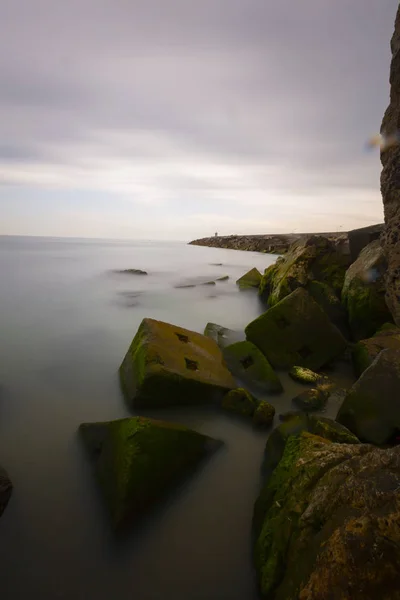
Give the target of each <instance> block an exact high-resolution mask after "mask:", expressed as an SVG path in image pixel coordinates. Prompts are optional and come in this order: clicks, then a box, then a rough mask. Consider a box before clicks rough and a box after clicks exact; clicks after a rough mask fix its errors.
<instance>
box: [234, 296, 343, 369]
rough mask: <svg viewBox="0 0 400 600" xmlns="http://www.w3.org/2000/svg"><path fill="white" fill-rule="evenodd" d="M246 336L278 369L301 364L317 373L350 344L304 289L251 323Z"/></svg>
mask: <svg viewBox="0 0 400 600" xmlns="http://www.w3.org/2000/svg"><path fill="white" fill-rule="evenodd" d="M245 333H246V337H247V339H248V340H250V341H251V342H253V344H255V345H256V346H257V347H258V348H259V349H260V350H261V352H262V353H263V354H264V355H265V356H266V357H267V359H268V360H269V362H270V363H271V364H272V366H274V367H277V368H290V367H293V366H294V365H298V366H302V367H307V368H309V369H312V370H317V369H319V368H320V367H323V366H324V365H325V364H327V363H328V362H330V361H331V360H333V359H335V358H336V357H337V356H339V355H340V354H342V353H343V352H344V350H345V348H346V345H347V343H346V340H345V339H344V337H343V336H342V334H341V333H340V331H339V330H338V329H337V328H336V327H335V326H334V325H333V324H332V323H331V322H330V320H329V318H328V316H327V315H326V313H325V312H324V311H323V310H322V309H321V307H320V306H319V305H318V304H317V303H316V302H315V300H313V298H312V297H311V296H310V295H309V294H308V293H307V292H306V291H305V290H304V289H302V288H298V289H297V290H295V291H294V292H292V293H291V294H290V295H289V296H287V297H286V298H284V299H283V300H281V301H280V302H279V303H278V304H276V305H275V306H273V307H272V308H270V309H269V310H267V312H265V313H264V314H262V315H261V316H260V317H258V318H257V319H255V320H254V321H252V322H251V323H249V325H247V327H246V329H245Z"/></svg>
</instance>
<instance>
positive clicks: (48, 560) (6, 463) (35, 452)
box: [0, 237, 335, 600]
mask: <svg viewBox="0 0 400 600" xmlns="http://www.w3.org/2000/svg"><path fill="white" fill-rule="evenodd" d="M276 258H277V257H276V256H271V255H266V254H260V253H253V252H241V251H236V250H225V249H218V248H205V247H199V246H192V245H188V244H186V243H184V242H155V241H117V240H93V239H71V238H68V239H66V238H62V239H61V238H39V237H37V238H34V237H0V277H1V278H0V335H1V343H0V464H1V465H2V466H3V467H4V468H5V469H6V470H7V472H8V473H9V475H10V478H11V479H12V481H13V484H14V491H13V495H12V498H11V500H10V502H9V505H8V507H7V508H6V510H5V512H4V514H3V516H2V517H1V519H0V565H1V566H0V572H1V597H2V600H22V599H25V598H37V599H40V600H57V599H68V600H93V599H95V600H169V599H170V598H171V599H173V600H253V599H256V598H257V588H256V583H255V574H254V570H253V565H252V536H251V520H252V511H253V505H254V501H255V499H256V497H257V494H258V492H259V489H260V485H261V480H262V479H261V465H262V458H263V451H264V447H265V443H266V439H267V435H268V432H267V433H266V432H260V431H256V430H254V429H253V428H252V426H251V425H250V424H249V423H248V422H246V421H245V420H240V419H238V418H235V417H234V416H231V415H229V414H223V413H222V412H221V411H218V410H215V409H212V408H210V407H188V408H180V409H179V408H167V409H164V410H158V411H148V412H147V413H146V412H141V413H140V414H145V415H147V416H152V417H155V418H158V417H159V418H162V419H164V420H169V421H173V422H178V423H184V424H186V425H187V426H189V427H192V428H194V429H196V430H197V431H200V432H202V433H204V434H207V435H210V436H212V437H215V438H217V439H220V440H222V441H223V442H224V444H223V446H222V447H221V449H220V450H219V451H218V452H217V453H216V454H215V455H214V456H213V457H212V458H211V459H210V460H207V461H206V463H205V464H203V465H202V468H201V469H200V470H198V471H197V472H196V473H195V474H194V475H193V476H192V477H191V478H189V480H188V481H186V482H185V483H184V484H183V485H182V486H181V487H179V489H177V490H176V492H175V493H174V494H173V495H172V496H171V497H169V498H168V500H167V501H166V502H164V503H161V504H160V506H159V507H157V509H156V510H155V511H153V512H151V513H149V515H148V516H147V517H146V518H144V519H143V522H141V523H140V524H139V525H138V526H137V527H134V528H133V529H132V530H130V531H129V532H127V535H125V536H123V537H120V536H116V535H115V533H114V531H113V530H112V528H111V525H110V521H109V519H108V515H107V512H106V511H105V508H104V504H103V501H102V498H101V495H100V493H99V490H98V488H97V485H96V483H95V480H94V476H93V472H92V469H91V465H90V464H89V462H88V459H87V456H86V454H85V451H84V448H83V446H82V443H81V440H80V438H79V436H78V433H77V430H78V427H79V425H80V424H81V423H82V422H93V421H106V420H110V419H118V418H123V417H127V416H130V415H132V414H135V413H132V412H131V411H130V410H129V408H128V407H127V406H126V404H125V402H124V399H123V397H122V395H121V392H120V388H119V384H118V376H117V371H118V367H119V365H120V363H121V361H122V359H123V357H124V355H125V353H126V351H127V349H128V347H129V345H130V343H131V341H132V339H133V337H134V335H135V333H136V330H137V328H138V326H139V325H140V322H141V321H142V319H143V318H145V317H151V318H154V319H159V320H162V321H167V322H169V323H173V324H175V325H179V326H181V327H185V328H188V329H191V330H194V331H198V332H201V333H202V332H203V331H204V327H205V325H206V324H207V322H213V323H218V324H220V325H224V326H225V327H229V328H232V329H236V330H243V329H244V327H245V326H246V325H247V323H249V322H250V321H251V320H253V319H254V318H256V317H257V316H258V315H260V314H261V313H262V312H263V310H265V308H264V307H263V305H262V304H261V303H260V300H259V298H258V295H257V293H256V291H255V290H246V291H240V290H239V289H238V287H237V286H236V283H235V282H236V280H237V279H238V278H239V277H240V276H241V275H243V274H244V273H245V272H246V271H248V270H249V269H251V268H253V267H257V268H258V269H259V270H260V271H263V270H264V269H265V268H266V267H268V266H269V265H270V264H272V263H273V262H274V261H275V260H276ZM125 269H141V270H144V271H146V272H147V273H148V274H147V275H133V274H127V273H123V272H120V271H123V270H125ZM226 275H228V276H229V279H228V280H226V281H220V282H217V283H216V285H201V284H202V283H205V282H207V281H210V280H212V281H215V280H216V279H217V278H218V277H223V276H226ZM186 285H194V286H195V287H181V286H186ZM284 387H285V393H284V394H282V395H281V396H278V397H274V398H271V402H272V403H273V404H274V405H275V406H276V408H277V415H278V414H279V413H280V412H285V411H287V410H290V409H291V408H293V407H292V404H291V399H292V398H293V396H294V395H296V393H298V392H299V391H300V390H301V389H303V388H300V387H299V385H298V384H296V383H295V382H293V381H291V380H290V379H288V378H286V379H284ZM332 410H333V411H335V409H332ZM277 422H278V417H276V423H277Z"/></svg>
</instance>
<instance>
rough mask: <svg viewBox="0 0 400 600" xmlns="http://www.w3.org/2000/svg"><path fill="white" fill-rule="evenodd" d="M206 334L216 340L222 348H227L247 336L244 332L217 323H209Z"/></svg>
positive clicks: (205, 330)
mask: <svg viewBox="0 0 400 600" xmlns="http://www.w3.org/2000/svg"><path fill="white" fill-rule="evenodd" d="M204 335H206V336H207V337H209V338H211V339H212V340H214V342H216V343H217V344H218V346H219V347H220V348H225V347H226V346H229V345H230V344H234V343H235V342H239V341H241V340H243V339H244V338H245V335H244V333H243V332H241V331H235V330H233V329H228V327H223V326H222V325H217V323H207V325H206V327H205V329H204Z"/></svg>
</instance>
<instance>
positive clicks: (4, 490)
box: [0, 467, 13, 517]
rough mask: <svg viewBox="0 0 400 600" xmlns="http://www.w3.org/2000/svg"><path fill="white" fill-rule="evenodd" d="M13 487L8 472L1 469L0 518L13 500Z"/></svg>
mask: <svg viewBox="0 0 400 600" xmlns="http://www.w3.org/2000/svg"><path fill="white" fill-rule="evenodd" d="M12 489H13V485H12V483H11V480H10V478H9V476H8V474H7V472H6V471H5V470H4V469H3V468H2V467H0V517H1V515H2V514H3V512H4V511H5V509H6V506H7V504H8V501H9V500H10V498H11V494H12Z"/></svg>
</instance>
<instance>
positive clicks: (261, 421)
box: [253, 400, 275, 427]
mask: <svg viewBox="0 0 400 600" xmlns="http://www.w3.org/2000/svg"><path fill="white" fill-rule="evenodd" d="M274 416H275V406H272V404H270V403H269V402H266V401H265V400H261V402H260V403H259V404H258V406H257V408H256V410H255V411H254V415H253V423H254V425H255V426H256V427H269V426H270V425H272V422H273V420H274Z"/></svg>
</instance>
